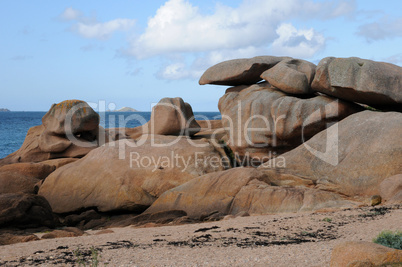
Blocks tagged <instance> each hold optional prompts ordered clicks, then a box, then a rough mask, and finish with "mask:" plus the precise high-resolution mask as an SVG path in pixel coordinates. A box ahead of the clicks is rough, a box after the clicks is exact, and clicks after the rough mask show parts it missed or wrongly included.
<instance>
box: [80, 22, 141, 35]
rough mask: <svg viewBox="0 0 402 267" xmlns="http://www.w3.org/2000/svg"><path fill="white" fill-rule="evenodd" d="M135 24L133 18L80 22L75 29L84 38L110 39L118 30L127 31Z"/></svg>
mask: <svg viewBox="0 0 402 267" xmlns="http://www.w3.org/2000/svg"><path fill="white" fill-rule="evenodd" d="M134 24H135V20H132V19H115V20H111V21H108V22H103V23H101V22H98V23H84V22H78V23H77V24H76V25H75V26H73V29H74V30H75V31H76V32H77V33H78V34H79V35H81V36H82V37H84V38H96V39H108V38H109V37H110V35H111V34H112V33H114V32H116V31H127V30H129V29H130V28H132V27H133V26H134Z"/></svg>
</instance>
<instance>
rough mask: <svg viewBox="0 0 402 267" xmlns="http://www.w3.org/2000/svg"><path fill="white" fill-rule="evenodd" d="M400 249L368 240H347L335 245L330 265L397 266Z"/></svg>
mask: <svg viewBox="0 0 402 267" xmlns="http://www.w3.org/2000/svg"><path fill="white" fill-rule="evenodd" d="M401 262H402V250H398V249H393V248H388V247H384V246H381V245H378V244H375V243H370V242H356V241H349V242H345V243H342V244H339V245H337V246H336V247H335V248H334V249H333V251H332V255H331V267H344V266H398V265H393V264H398V263H399V264H400V263H401Z"/></svg>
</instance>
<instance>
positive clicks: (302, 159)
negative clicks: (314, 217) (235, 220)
mask: <svg viewBox="0 0 402 267" xmlns="http://www.w3.org/2000/svg"><path fill="white" fill-rule="evenodd" d="M282 157H283V158H284V161H285V162H286V163H285V164H286V167H285V168H283V169H282V170H281V171H283V172H284V173H287V174H292V175H295V176H299V177H303V179H308V180H311V181H313V182H314V183H315V184H316V185H317V186H316V187H318V188H321V189H325V190H330V191H335V192H340V193H342V194H345V195H348V196H359V195H360V196H372V195H378V194H379V185H380V183H381V182H382V181H383V180H384V179H385V178H387V177H390V176H393V175H396V174H399V173H402V114H401V113H398V112H385V113H382V112H373V111H364V112H360V113H357V114H353V115H351V116H349V117H347V118H346V119H344V120H342V121H340V122H339V123H337V124H335V125H333V126H331V127H330V128H328V129H327V130H325V131H322V132H320V133H318V134H317V135H315V136H314V137H313V138H311V139H310V140H308V141H307V142H306V143H304V144H302V145H300V146H299V147H297V148H295V149H294V150H292V151H289V152H287V153H285V154H283V155H282ZM264 165H266V166H268V165H271V166H272V164H271V162H267V163H266V164H264ZM264 165H263V166H261V167H260V168H264Z"/></svg>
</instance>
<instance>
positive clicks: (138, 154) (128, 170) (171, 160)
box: [39, 135, 226, 213]
mask: <svg viewBox="0 0 402 267" xmlns="http://www.w3.org/2000/svg"><path fill="white" fill-rule="evenodd" d="M221 157H222V156H221V155H220V154H219V153H218V152H217V151H216V150H215V148H214V147H213V146H212V145H210V144H209V143H208V142H206V141H203V140H190V139H189V138H186V137H175V136H160V135H159V136H158V135H143V136H142V138H141V139H139V140H137V141H136V142H135V141H133V140H125V139H123V140H119V141H115V142H110V143H108V144H106V145H104V146H102V147H99V148H97V149H95V150H93V151H91V152H90V153H89V154H88V155H87V156H85V157H84V158H83V159H81V160H79V161H76V162H74V163H71V164H68V165H65V166H63V167H61V168H59V169H57V170H56V171H55V172H53V173H52V174H51V175H49V176H48V177H47V178H46V180H45V181H44V183H43V185H42V186H41V188H40V190H39V195H41V196H43V197H45V198H46V199H47V200H48V201H49V203H50V205H51V206H52V208H53V211H54V212H56V213H67V212H74V211H78V210H82V209H86V208H94V207H95V208H97V210H99V211H101V212H106V211H115V210H128V211H134V212H141V211H143V210H145V208H147V207H149V206H150V205H151V204H152V203H153V202H154V201H155V199H156V198H158V197H159V196H160V195H161V194H162V193H163V192H165V191H167V190H169V189H171V188H173V187H176V186H179V185H181V184H183V183H185V182H187V181H189V180H191V179H193V178H195V177H198V176H201V175H203V174H206V173H209V172H215V171H219V170H223V169H224V168H225V166H226V165H225V164H226V163H225V162H224V161H221Z"/></svg>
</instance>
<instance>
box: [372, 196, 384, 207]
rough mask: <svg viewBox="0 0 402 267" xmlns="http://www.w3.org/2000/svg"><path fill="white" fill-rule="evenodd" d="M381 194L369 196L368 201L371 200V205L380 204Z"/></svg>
mask: <svg viewBox="0 0 402 267" xmlns="http://www.w3.org/2000/svg"><path fill="white" fill-rule="evenodd" d="M381 200H382V199H381V196H379V195H374V196H372V197H371V198H370V201H371V204H370V205H371V206H377V205H379V204H381Z"/></svg>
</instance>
